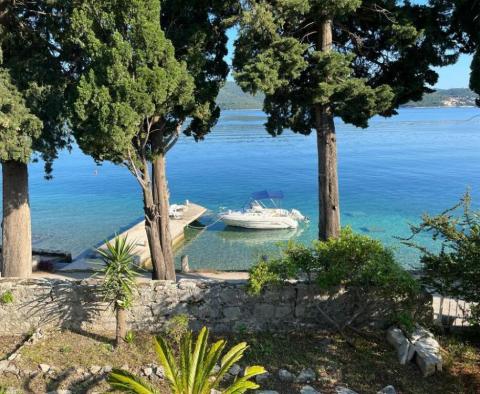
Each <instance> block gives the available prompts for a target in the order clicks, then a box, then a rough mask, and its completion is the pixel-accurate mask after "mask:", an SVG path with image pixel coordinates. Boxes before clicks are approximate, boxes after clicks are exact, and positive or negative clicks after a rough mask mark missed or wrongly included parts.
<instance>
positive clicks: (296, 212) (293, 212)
mask: <svg viewBox="0 0 480 394" xmlns="http://www.w3.org/2000/svg"><path fill="white" fill-rule="evenodd" d="M291 217H292V218H294V219H296V220H298V221H301V222H302V221H304V220H305V219H306V217H305V216H303V215H302V213H301V212H300V211H299V210H298V209H292V210H291Z"/></svg>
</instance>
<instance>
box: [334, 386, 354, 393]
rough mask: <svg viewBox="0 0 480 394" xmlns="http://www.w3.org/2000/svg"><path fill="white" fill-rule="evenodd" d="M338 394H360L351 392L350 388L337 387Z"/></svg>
mask: <svg viewBox="0 0 480 394" xmlns="http://www.w3.org/2000/svg"><path fill="white" fill-rule="evenodd" d="M335 392H336V393H337V394H358V393H357V392H356V391H353V390H350V389H349V388H348V387H343V386H337V387H335Z"/></svg>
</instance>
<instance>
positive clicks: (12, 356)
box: [7, 353, 20, 361]
mask: <svg viewBox="0 0 480 394" xmlns="http://www.w3.org/2000/svg"><path fill="white" fill-rule="evenodd" d="M19 358H20V353H12V354H10V356H8V358H7V360H8V361H13V360H15V359H19Z"/></svg>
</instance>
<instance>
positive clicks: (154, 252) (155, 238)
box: [142, 169, 166, 280]
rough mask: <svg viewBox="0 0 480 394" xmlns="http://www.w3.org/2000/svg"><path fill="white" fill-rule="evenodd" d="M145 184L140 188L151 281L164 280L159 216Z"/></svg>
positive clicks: (148, 186)
mask: <svg viewBox="0 0 480 394" xmlns="http://www.w3.org/2000/svg"><path fill="white" fill-rule="evenodd" d="M147 171H148V169H147ZM146 183H147V184H146V186H145V187H143V188H142V190H143V209H144V211H145V230H146V232H147V240H148V247H149V249H150V258H151V261H152V269H153V270H152V279H157V280H163V279H165V278H166V274H165V271H166V270H165V259H164V257H163V251H162V243H161V239H160V231H159V228H160V225H159V221H160V220H159V219H160V215H159V213H158V210H157V206H156V205H155V203H154V200H153V192H152V185H151V182H150V181H148V182H146Z"/></svg>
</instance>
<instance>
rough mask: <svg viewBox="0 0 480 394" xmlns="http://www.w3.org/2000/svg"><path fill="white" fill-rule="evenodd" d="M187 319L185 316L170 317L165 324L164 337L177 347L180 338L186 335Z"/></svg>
mask: <svg viewBox="0 0 480 394" xmlns="http://www.w3.org/2000/svg"><path fill="white" fill-rule="evenodd" d="M188 322H189V317H188V315H185V314H179V315H175V316H172V317H171V318H169V319H168V320H167V322H166V323H165V329H164V331H165V335H166V337H167V338H168V339H169V340H171V341H172V342H174V343H176V344H177V345H178V344H180V341H181V340H182V338H183V337H184V336H185V335H186V334H187V333H188Z"/></svg>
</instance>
